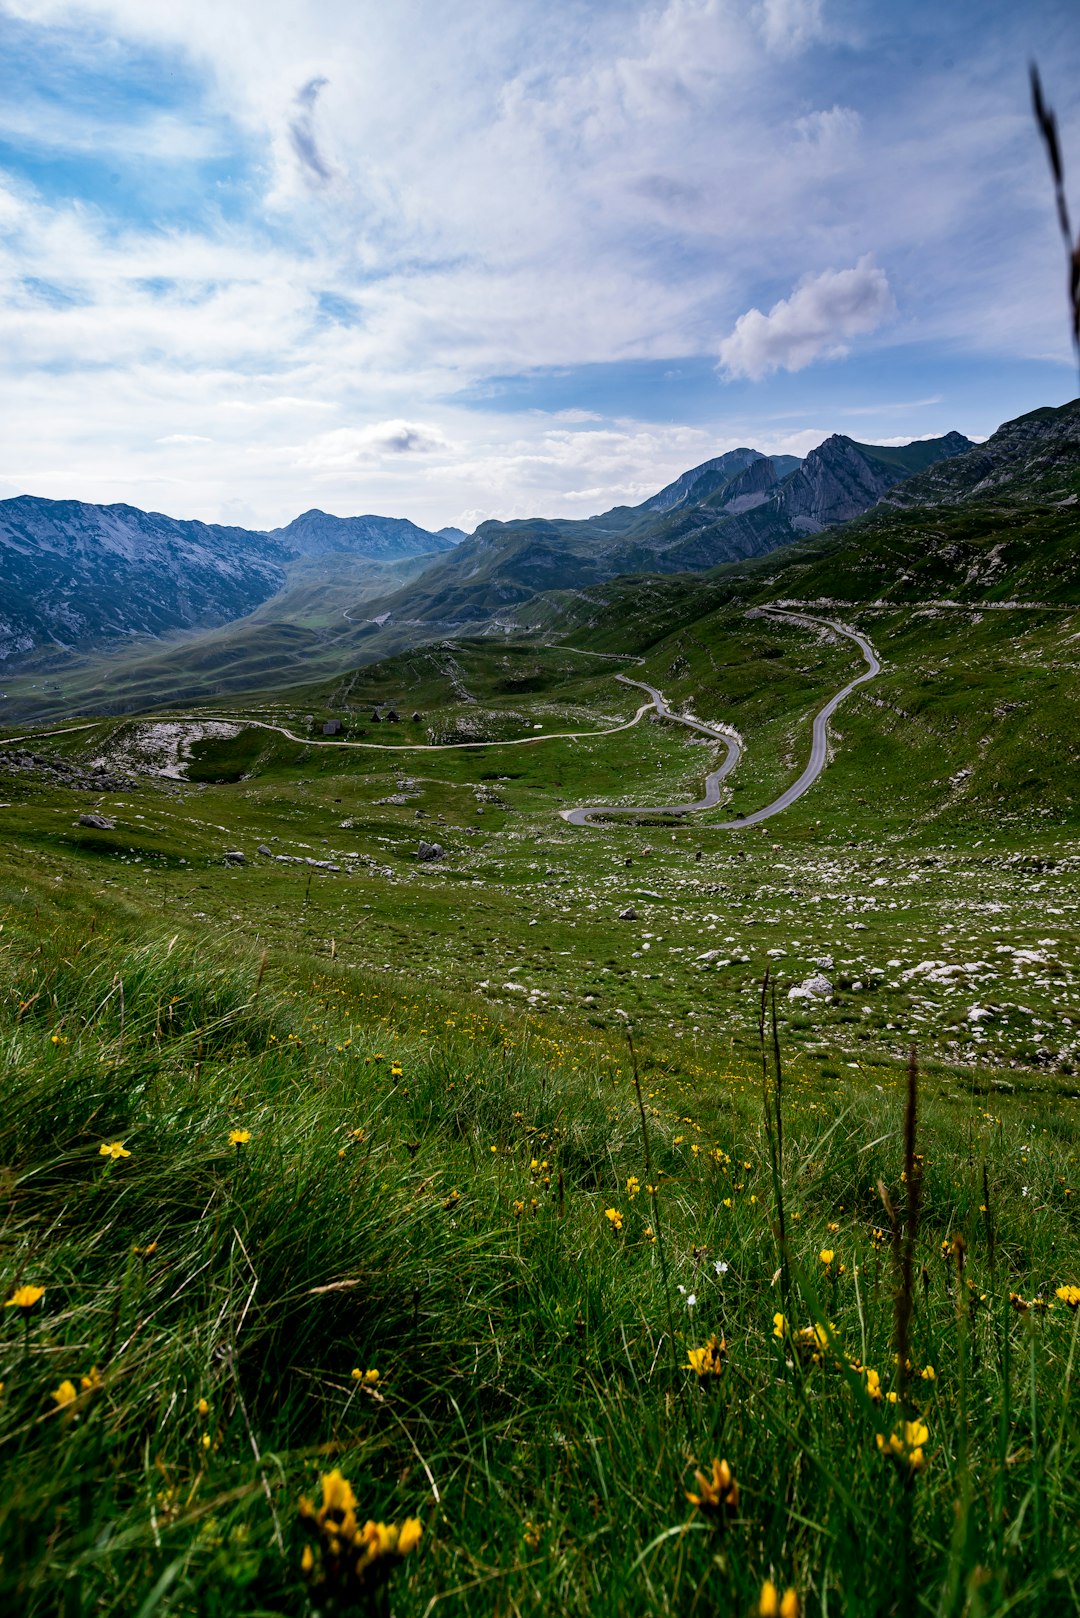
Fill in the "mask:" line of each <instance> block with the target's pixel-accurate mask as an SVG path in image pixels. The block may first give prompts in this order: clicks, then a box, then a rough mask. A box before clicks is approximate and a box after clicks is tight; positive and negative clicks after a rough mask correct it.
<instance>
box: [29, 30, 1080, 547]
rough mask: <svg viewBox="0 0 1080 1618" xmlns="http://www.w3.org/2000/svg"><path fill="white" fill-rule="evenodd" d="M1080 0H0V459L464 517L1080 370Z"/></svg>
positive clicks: (53, 477) (34, 480)
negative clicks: (1064, 217) (1044, 132)
mask: <svg viewBox="0 0 1080 1618" xmlns="http://www.w3.org/2000/svg"><path fill="white" fill-rule="evenodd" d="M1032 57H1034V58H1035V59H1036V60H1037V61H1038V62H1039V63H1040V65H1041V67H1042V70H1043V76H1044V81H1045V84H1046V89H1047V93H1048V95H1049V98H1050V99H1051V101H1052V103H1053V104H1054V105H1055V107H1056V108H1057V112H1058V115H1059V119H1060V121H1061V125H1062V132H1063V139H1064V145H1065V150H1066V154H1067V160H1068V161H1069V162H1070V165H1071V175H1072V178H1073V194H1074V209H1075V211H1076V213H1077V216H1078V217H1077V223H1078V224H1080V91H1078V89H1077V87H1078V86H1080V72H1078V69H1080V25H1078V21H1077V14H1076V9H1075V5H1074V3H1073V0H1026V3H1025V4H1024V5H1023V6H1018V5H1016V4H1015V3H1014V0H1010V3H1008V4H1005V3H1001V0H979V3H978V4H975V3H971V0H954V3H952V4H951V5H947V6H943V5H941V4H940V0H933V3H930V0H911V3H909V4H906V5H905V6H904V7H902V8H901V7H899V6H896V5H895V4H893V3H891V0H890V3H887V4H886V3H883V0H649V3H645V0H617V3H616V0H610V3H609V0H588V3H585V0H543V3H541V0H505V3H500V4H498V5H496V4H493V3H492V0H455V4H454V5H453V6H452V7H447V6H445V5H437V4H436V3H435V0H395V4H393V5H392V6H391V5H387V4H385V0H378V3H374V0H350V3H340V0H258V3H255V0H228V3H227V4H222V3H221V0H171V3H165V0H80V3H78V4H75V3H69V0H0V276H2V278H3V299H2V303H0V322H2V329H0V368H2V376H0V386H2V389H3V397H4V400H5V403H6V406H7V408H6V410H5V423H4V434H3V439H2V446H3V447H2V449H0V496H3V495H10V494H15V493H31V494H38V495H44V496H48V497H52V498H83V499H88V500H96V501H127V502H130V503H131V504H135V505H140V506H144V507H151V508H154V509H159V510H165V511H169V512H173V513H175V514H177V515H183V516H200V517H204V518H207V519H211V520H219V521H220V520H225V521H234V522H242V523H246V524H251V525H257V526H272V525H274V524H277V523H279V522H285V521H287V520H288V519H289V518H290V517H292V516H294V515H295V514H296V513H297V512H298V511H301V510H304V509H306V508H307V507H310V506H313V505H317V506H322V507H323V508H325V509H328V510H332V511H336V512H339V513H342V514H349V513H354V512H360V511H380V512H387V513H389V514H394V515H407V516H411V517H413V518H414V519H415V520H416V521H419V522H423V523H426V524H429V525H431V526H439V525H441V524H443V523H448V522H452V523H457V524H459V525H460V526H463V527H466V528H471V527H472V526H473V525H474V524H475V523H476V522H478V521H480V520H482V519H483V518H485V517H488V516H523V515H528V514H532V513H544V514H549V515H557V514H564V515H583V514H585V513H587V512H590V511H595V510H600V509H603V508H604V507H606V506H610V505H613V504H616V503H619V502H622V501H627V500H635V499H641V498H643V497H644V496H645V495H646V494H648V493H650V492H651V491H652V490H653V489H655V488H657V487H659V486H660V485H661V484H663V483H664V482H666V481H668V480H669V479H670V478H671V477H673V476H675V475H676V474H677V473H678V472H680V471H682V470H683V469H685V468H686V467H687V466H690V465H694V464H696V463H697V462H698V461H701V460H704V459H706V458H707V457H709V456H711V455H714V454H716V453H718V452H719V451H721V450H723V449H727V448H731V447H734V446H735V445H738V444H744V443H749V444H752V445H754V446H756V447H758V448H761V449H763V450H765V451H769V450H772V451H775V452H789V453H790V452H795V453H805V451H806V450H808V449H809V448H811V447H812V446H813V444H815V443H817V442H819V441H820V440H821V439H822V438H823V437H825V436H826V435H827V434H828V433H831V432H845V433H849V434H850V435H851V436H852V437H855V438H860V439H863V440H866V441H871V442H875V441H876V442H885V441H905V440H907V439H909V438H912V437H918V436H927V435H931V434H937V433H941V432H946V431H948V430H949V429H950V428H953V427H956V428H959V429H960V430H962V431H964V432H967V433H969V434H971V435H972V436H983V435H986V434H988V433H989V432H991V431H992V430H993V428H994V427H995V426H996V425H998V423H999V422H1000V421H1002V420H1005V419H1007V418H1008V417H1010V416H1014V415H1017V414H1020V413H1021V412H1023V411H1025V410H1028V409H1031V408H1034V407H1035V406H1037V405H1040V404H1047V403H1050V404H1057V403H1062V402H1063V401H1064V400H1066V399H1067V398H1069V397H1071V396H1072V394H1073V393H1074V391H1075V369H1074V365H1073V362H1072V357H1071V355H1070V351H1069V345H1068V334H1067V324H1066V315H1065V302H1064V279H1065V278H1064V263H1063V254H1062V248H1061V243H1060V240H1059V238H1058V237H1057V235H1056V230H1055V224H1054V216H1053V211H1052V199H1051V194H1050V188H1049V180H1048V176H1047V172H1046V164H1045V159H1044V156H1043V153H1042V151H1041V149H1040V147H1039V145H1038V141H1037V138H1036V135H1035V132H1034V128H1033V125H1032V121H1031V116H1030V108H1029V102H1028V88H1027V77H1026V75H1027V62H1028V60H1029V58H1032Z"/></svg>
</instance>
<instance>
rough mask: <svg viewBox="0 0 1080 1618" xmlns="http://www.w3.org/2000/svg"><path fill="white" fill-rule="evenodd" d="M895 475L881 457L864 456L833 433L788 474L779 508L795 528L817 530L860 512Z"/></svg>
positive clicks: (847, 440) (807, 530) (849, 443)
mask: <svg viewBox="0 0 1080 1618" xmlns="http://www.w3.org/2000/svg"><path fill="white" fill-rule="evenodd" d="M900 476H902V474H900ZM899 480H900V479H899V476H892V477H890V476H889V474H888V472H887V470H886V468H885V467H884V466H882V465H881V463H880V462H875V461H870V460H867V458H866V456H865V455H862V454H860V453H859V450H858V449H857V447H856V445H855V444H854V442H853V441H852V440H851V439H850V438H845V437H843V436H842V435H841V434H840V433H834V434H833V436H832V437H831V438H827V439H826V440H825V442H824V443H823V444H819V445H818V447H817V449H814V450H811V451H810V454H809V455H808V456H807V457H806V459H805V461H804V462H803V464H802V469H801V471H800V472H797V473H796V474H795V476H794V477H793V478H792V479H791V481H790V483H789V484H788V486H787V488H786V489H785V491H784V498H783V511H784V514H785V516H786V517H787V519H788V521H789V522H790V523H791V526H792V528H793V529H794V530H795V532H796V533H798V534H818V533H820V532H821V530H822V529H823V528H828V527H830V526H831V525H832V524H833V523H839V522H850V521H851V519H852V517H858V516H861V514H862V513H863V512H864V511H868V510H869V508H870V507H871V506H874V505H876V504H877V502H878V501H879V500H880V499H881V496H882V495H883V494H884V493H885V491H886V489H889V488H891V487H892V485H893V484H894V483H897V482H899Z"/></svg>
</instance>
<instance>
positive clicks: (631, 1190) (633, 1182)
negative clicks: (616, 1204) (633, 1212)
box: [626, 1174, 641, 1202]
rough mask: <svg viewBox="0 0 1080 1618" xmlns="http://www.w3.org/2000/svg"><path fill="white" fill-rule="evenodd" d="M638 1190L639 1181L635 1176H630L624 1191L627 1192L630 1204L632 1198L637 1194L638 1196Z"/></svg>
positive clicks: (639, 1188) (639, 1187)
mask: <svg viewBox="0 0 1080 1618" xmlns="http://www.w3.org/2000/svg"><path fill="white" fill-rule="evenodd" d="M640 1190H641V1181H640V1180H639V1179H638V1177H637V1175H636V1174H631V1175H630V1177H629V1179H628V1180H627V1182H626V1191H627V1195H628V1196H629V1198H630V1200H631V1202H632V1201H633V1200H634V1198H635V1197H636V1196H637V1194H638V1192H639V1191H640Z"/></svg>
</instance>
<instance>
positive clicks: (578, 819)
mask: <svg viewBox="0 0 1080 1618" xmlns="http://www.w3.org/2000/svg"><path fill="white" fill-rule="evenodd" d="M764 611H765V612H766V613H767V615H768V616H769V617H770V618H779V619H783V620H784V621H785V622H787V623H793V624H801V625H802V626H803V627H804V628H813V629H831V630H833V631H834V632H835V633H836V634H838V635H843V636H844V638H845V639H846V640H850V641H854V643H855V645H856V646H857V647H858V648H859V650H860V651H861V652H862V654H863V657H864V658H865V659H866V669H865V670H864V672H863V673H862V674H859V675H857V676H856V677H855V679H854V680H849V681H848V683H847V685H845V686H844V687H843V688H842V689H841V690H839V691H838V692H837V693H836V695H835V696H833V697H830V698H829V700H828V702H827V703H826V704H825V706H824V707H823V708H820V709H819V710H818V712H817V713H816V714H815V715H814V729H813V738H812V740H811V744H810V761H809V763H808V764H807V766H806V768H805V770H803V772H802V774H801V775H800V776H799V778H798V780H797V781H793V782H792V784H791V786H789V787H787V788H786V789H785V791H783V792H781V794H780V796H779V797H778V798H774V799H773V801H772V803H767V804H766V805H765V807H764V809H755V810H754V812H753V814H750V815H743V816H742V817H741V818H740V819H738V820H721V821H719V822H714V828H715V829H716V830H717V831H743V830H744V829H745V828H746V827H747V826H756V825H758V824H760V822H761V821H763V820H769V819H771V818H772V816H773V815H778V814H780V813H781V812H782V811H783V810H785V809H789V808H790V807H791V805H792V804H793V803H794V802H795V801H796V799H798V798H801V797H802V795H803V793H804V792H806V791H808V790H809V788H810V787H812V786H813V784H814V782H815V781H816V780H817V778H818V776H819V775H820V774H821V772H822V770H823V769H824V768H825V765H826V764H827V763H828V758H829V720H830V719H831V718H832V716H833V714H834V713H835V712H836V710H837V708H839V706H840V704H841V703H842V702H843V700H844V698H845V697H848V696H850V695H851V693H852V692H853V691H854V690H855V688H856V686H860V685H865V684H866V682H867V681H868V680H873V679H874V678H876V676H877V675H878V674H880V673H881V663H880V662H879V661H878V655H877V653H876V652H875V651H874V648H873V647H872V646H871V644H870V642H869V641H868V640H867V638H866V636H865V635H860V633H859V631H858V630H857V629H849V628H847V627H846V625H844V624H838V623H836V622H835V621H834V620H833V619H831V618H812V617H810V615H809V614H808V613H799V612H777V611H771V612H770V611H768V609H764ZM615 678H616V679H618V680H622V681H623V683H624V684H626V685H639V686H641V688H642V690H643V691H648V693H649V695H650V696H651V697H652V699H653V707H654V710H655V711H656V713H658V714H660V715H662V716H663V718H665V719H674V720H675V721H676V722H677V723H678V724H680V725H688V726H689V727H690V729H691V730H699V731H703V732H704V733H705V734H706V735H707V736H711V737H712V738H713V739H714V740H716V741H723V742H726V743H727V749H728V752H727V757H726V758H725V759H724V762H723V763H722V764H721V765H720V768H719V769H717V770H713V772H712V773H711V774H710V775H708V776H706V778H705V796H704V798H701V799H699V800H698V802H697V803H676V804H665V805H664V806H663V807H662V808H660V807H652V806H646V805H644V804H642V805H635V806H631V807H624V806H623V805H619V806H617V807H614V806H613V807H611V808H604V807H603V805H601V804H590V805H588V806H586V807H583V808H579V809H561V810H560V811H559V813H560V814H561V815H562V818H563V819H564V820H565V821H566V822H567V823H568V824H569V825H571V826H587V825H589V824H590V823H591V822H592V821H593V817H594V816H597V815H602V816H603V817H604V819H605V820H606V819H608V818H609V817H610V816H611V815H689V814H693V813H694V811H695V810H698V809H715V808H716V805H717V804H718V803H719V801H720V783H721V782H722V781H723V779H724V777H725V776H727V775H730V774H731V772H732V770H733V769H734V768H735V766H736V764H737V763H738V762H739V759H740V758H741V756H742V745H741V743H740V742H739V740H738V739H737V738H736V737H735V736H733V735H728V734H725V733H724V732H723V731H721V730H718V729H717V728H715V727H713V726H709V725H705V724H702V722H701V721H700V720H699V719H686V718H684V717H683V715H682V714H677V713H672V711H671V709H670V708H669V707H668V705H667V703H666V702H665V700H664V698H663V697H662V696H661V694H660V692H659V691H657V690H656V688H655V687H654V686H651V685H645V684H644V683H643V682H642V681H641V680H628V679H627V678H626V676H625V675H624V674H617V675H616V676H615Z"/></svg>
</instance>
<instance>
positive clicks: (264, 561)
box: [0, 433, 973, 667]
mask: <svg viewBox="0 0 1080 1618" xmlns="http://www.w3.org/2000/svg"><path fill="white" fill-rule="evenodd" d="M972 448H973V446H972V445H971V443H970V440H968V439H966V438H964V437H963V435H962V434H959V433H950V434H947V435H946V436H945V437H944V438H940V439H934V440H929V441H921V442H915V443H913V444H908V445H904V446H901V447H899V448H896V447H892V446H884V445H872V444H870V445H868V444H859V443H857V442H855V441H854V440H853V439H850V438H846V437H843V436H842V435H834V436H833V437H832V438H828V439H826V440H825V442H824V443H823V444H821V445H819V447H818V448H817V449H816V450H814V451H812V452H811V454H810V455H808V456H807V457H806V459H805V460H804V461H799V460H798V459H797V458H796V457H794V456H767V455H763V454H762V453H761V452H760V451H759V450H756V449H752V448H749V447H745V446H744V447H741V448H738V449H735V450H729V451H726V452H725V453H724V454H722V455H719V456H715V457H713V458H711V459H710V460H708V461H705V462H702V463H701V465H699V466H696V467H692V468H690V469H689V470H688V471H687V472H684V473H683V474H682V475H681V476H680V477H678V478H676V479H675V480H674V481H673V482H672V483H670V484H668V485H666V486H665V487H664V488H663V489H661V490H659V491H658V492H657V493H656V494H655V495H652V496H650V497H649V499H647V500H645V501H643V502H642V503H641V504H640V505H637V506H616V507H614V508H613V509H611V510H610V511H606V512H601V513H600V514H599V515H597V516H595V517H590V518H585V519H578V520H569V519H557V520H546V519H541V518H533V519H526V520H522V521H515V522H506V523H500V522H488V523H483V524H481V526H480V527H479V528H478V529H477V531H476V533H475V534H473V535H472V536H470V537H468V538H467V537H465V536H464V535H463V534H461V532H460V530H456V529H446V530H443V531H441V532H439V533H432V532H429V531H428V530H427V529H423V528H420V527H419V526H418V525H417V524H415V523H413V522H410V521H409V520H408V519H407V518H400V517H381V516H375V515H371V514H369V515H365V516H359V517H336V516H333V515H331V514H330V513H328V512H324V511H320V510H318V509H317V508H313V509H312V510H309V511H306V512H303V513H302V514H301V515H300V516H299V517H296V518H294V520H293V521H292V522H291V523H288V524H286V525H285V526H284V527H281V528H277V529H274V530H273V531H271V532H268V533H260V532H255V531H252V530H248V529H243V528H235V527H226V526H222V525H218V524H213V523H200V522H190V521H182V520H179V519H177V518H172V517H167V516H164V515H162V514H161V513H157V512H144V511H139V510H138V509H137V508H135V507H132V506H123V505H117V506H95V505H91V504H89V503H87V502H81V501H51V500H40V499H36V498H32V497H30V496H23V497H20V498H18V499H15V500H7V501H0V568H2V574H3V591H2V595H0V662H7V664H8V666H9V667H11V666H13V665H15V664H17V663H18V662H20V661H23V660H25V659H26V658H27V657H29V656H32V655H33V654H34V653H35V652H36V651H39V650H41V649H43V648H44V649H48V648H55V649H56V650H58V651H62V650H70V649H77V650H80V651H82V650H86V649H92V648H100V647H106V646H108V645H110V644H112V643H115V642H116V641H118V640H123V639H128V638H131V637H133V636H158V637H160V636H162V635H167V634H170V633H175V632H177V631H183V630H198V629H212V628H216V627H220V626H222V625H226V624H229V623H231V622H233V621H235V620H238V619H243V618H247V617H248V616H249V615H250V614H252V613H253V612H256V611H257V610H258V612H259V616H260V618H261V619H262V621H263V622H277V621H279V620H280V622H281V623H282V624H286V625H287V624H289V623H290V622H292V618H291V616H290V614H291V612H293V611H294V610H295V608H296V604H297V603H298V602H301V601H302V602H303V603H304V608H305V611H306V612H308V613H309V615H310V613H311V611H312V603H313V602H317V601H318V600H319V599H320V591H322V592H323V594H324V595H325V593H326V591H327V589H328V588H329V587H330V586H331V585H333V588H334V589H335V590H336V592H337V598H336V599H337V601H338V604H337V605H335V604H334V603H333V602H332V601H329V598H327V599H328V602H329V604H328V606H327V609H326V611H327V613H328V614H329V617H328V618H327V620H326V621H327V622H329V618H330V617H332V618H333V619H334V621H335V622H340V619H341V616H342V610H341V608H342V605H344V608H345V610H344V618H345V621H346V623H349V624H352V623H356V624H357V625H358V626H362V625H363V623H364V620H367V622H368V623H369V624H370V623H372V622H373V621H374V620H375V619H380V620H381V621H382V622H383V623H388V622H391V621H393V622H398V621H401V622H408V623H409V624H411V625H413V626H414V629H413V630H412V631H410V633H413V634H414V636H415V638H419V639H423V638H426V637H428V636H430V634H432V633H439V632H445V631H453V632H458V631H460V630H461V629H462V628H466V627H469V626H473V627H477V628H482V627H483V626H484V625H486V624H488V623H490V622H493V621H496V620H499V619H500V618H502V617H505V616H506V614H507V613H508V612H509V613H510V614H511V616H512V614H513V612H514V610H515V609H516V608H518V607H520V606H521V605H523V604H524V603H525V602H527V601H528V600H530V599H531V598H532V597H534V596H536V595H539V594H543V593H545V592H548V591H552V590H560V589H567V588H584V587H587V586H589V585H593V584H599V583H602V582H604V580H606V579H610V578H613V577H615V576H617V575H619V574H635V573H678V572H702V571H707V570H708V569H710V568H713V567H715V566H717V565H718V564H720V563H723V562H729V561H739V560H745V559H747V558H750V557H753V556H758V555H762V554H764V553H766V552H768V551H771V550H773V549H776V548H777V547H779V546H782V545H785V544H789V543H791V542H792V541H794V540H797V539H799V538H802V537H804V536H805V535H807V534H811V533H815V532H818V531H819V530H820V529H822V528H824V527H829V526H832V525H834V524H836V523H842V522H846V521H848V520H850V518H851V517H853V516H857V515H859V514H860V513H862V512H864V511H866V510H867V509H868V508H869V507H870V506H872V505H874V504H875V502H876V501H877V500H879V499H880V498H881V496H882V495H883V494H884V493H886V492H887V491H889V490H890V489H892V488H894V487H895V486H896V485H898V484H899V483H900V482H901V481H902V480H903V479H904V478H906V477H910V476H911V475H912V474H913V473H923V472H926V471H927V470H928V469H930V468H933V467H934V466H935V465H936V464H938V463H940V462H942V461H945V460H947V459H948V458H949V457H955V456H957V455H961V454H963V453H964V452H967V451H970V450H971V449H972ZM420 557H424V558H426V557H430V558H431V561H430V562H429V563H426V564H424V565H423V566H422V571H421V572H420V573H419V574H416V573H415V566H414V564H415V561H416V559H417V558H420ZM387 563H391V564H401V566H402V567H403V568H404V567H405V564H406V563H409V564H410V565H409V567H408V568H407V569H406V576H407V575H408V574H409V573H412V574H413V576H412V577H408V576H407V579H406V582H403V583H401V584H400V585H397V582H396V577H395V574H394V571H393V568H389V569H388V568H387V567H386V566H385V565H383V564H387ZM376 564H379V565H383V566H382V574H381V575H380V576H379V578H378V582H376V583H375V586H374V589H375V590H388V591H389V593H387V594H380V595H378V597H377V598H376V599H375V600H374V601H372V600H371V597H372V595H373V594H374V591H373V589H372V586H371V584H370V583H365V580H370V579H371V578H372V577H373V571H374V573H376V574H377V573H378V569H377V568H376V566H375V565H376ZM357 570H359V571H357ZM397 577H400V574H398V575H397ZM353 578H356V580H357V584H358V594H360V595H362V597H363V604H362V606H361V607H360V616H356V609H355V608H353V606H352V603H353V601H355V600H357V598H356V597H352V596H349V595H347V594H346V596H345V601H344V603H341V599H340V598H341V593H342V587H343V581H345V582H344V588H345V590H346V591H347V590H348V581H349V580H351V579H353ZM383 578H385V583H383V582H382V580H383ZM279 596H280V598H281V608H280V613H279V615H278V617H277V618H276V617H275V610H276V609H275V606H274V602H275V599H276V598H277V597H279ZM335 632H336V633H339V634H340V633H347V632H346V631H335ZM361 632H363V631H362V630H361Z"/></svg>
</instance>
